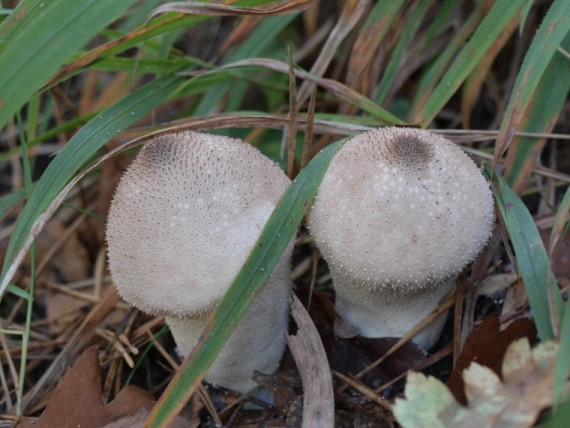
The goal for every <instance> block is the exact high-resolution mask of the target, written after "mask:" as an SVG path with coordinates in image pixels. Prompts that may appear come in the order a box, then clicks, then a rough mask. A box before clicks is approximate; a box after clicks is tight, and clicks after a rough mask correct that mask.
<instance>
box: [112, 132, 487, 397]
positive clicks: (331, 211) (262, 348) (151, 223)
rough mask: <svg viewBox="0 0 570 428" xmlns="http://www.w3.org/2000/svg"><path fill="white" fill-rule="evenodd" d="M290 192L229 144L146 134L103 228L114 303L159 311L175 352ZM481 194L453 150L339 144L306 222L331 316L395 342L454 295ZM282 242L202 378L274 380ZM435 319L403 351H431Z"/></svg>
mask: <svg viewBox="0 0 570 428" xmlns="http://www.w3.org/2000/svg"><path fill="white" fill-rule="evenodd" d="M289 184H290V180H289V179H288V178H287V177H286V175H285V174H284V173H283V171H282V170H281V169H280V168H279V167H278V166H276V165H275V164H274V163H273V162H272V161H271V160H270V159H268V158H266V157H265V156H263V155H262V154H261V153H260V152H259V151H257V150H256V149H255V148H253V147H252V146H250V145H249V144H246V143H244V142H242V141H239V140H235V139H231V138H226V137H220V136H215V135H209V134H201V133H196V132H181V133H175V134H169V135H162V136H158V137H155V138H154V140H152V141H150V142H149V143H147V144H146V145H145V146H144V147H143V148H142V150H141V151H140V152H139V154H138V156H137V157H136V159H135V160H134V162H133V163H132V165H131V166H130V167H129V168H128V170H127V171H126V173H125V174H124V176H123V177H122V179H121V182H120V183H119V186H118V188H117V191H116V194H115V197H114V200H113V203H112V205H111V209H110V212H109V219H108V226H107V241H108V252H109V264H110V270H111V273H112V276H113V279H114V282H115V284H116V286H117V288H118V290H119V293H120V294H121V295H122V297H123V298H124V299H125V300H126V301H127V302H129V303H130V304H132V305H133V306H136V307H138V308H140V309H142V310H143V311H145V312H148V313H151V314H162V315H165V317H166V321H167V323H168V325H169V326H170V329H171V331H172V334H173V336H174V338H175V340H176V342H177V344H178V346H179V348H180V349H181V351H182V352H183V353H184V354H186V355H187V354H189V353H190V351H191V350H192V348H193V346H194V345H195V343H196V342H197V340H198V338H199V337H200V335H201V332H202V328H203V327H204V325H205V323H206V322H207V320H208V318H209V317H210V315H211V314H212V313H213V312H214V311H215V309H216V306H217V304H218V302H219V301H220V300H221V298H222V297H223V295H224V293H225V292H226V290H227V289H228V288H229V286H230V285H231V284H232V282H233V280H234V278H235V276H236V275H237V273H238V272H239V270H240V268H241V267H242V265H243V263H244V262H245V260H246V258H247V257H248V255H249V253H250V251H251V250H252V248H253V246H254V244H255V242H256V240H257V239H258V237H259V235H260V233H261V230H262V229H263V227H264V225H265V223H266V221H267V219H268V218H269V216H270V215H271V213H272V212H273V210H274V209H275V207H276V206H277V204H278V202H279V200H280V199H281V197H282V195H283V194H284V192H285V190H286V189H287V187H288V186H289ZM493 217H494V215H493V200H492V195H491V192H490V189H489V186H488V184H487V182H486V181H485V179H484V178H483V176H482V175H481V173H480V171H479V169H478V168H477V166H476V165H475V163H474V162H473V161H472V160H471V159H470V158H469V157H468V156H467V155H466V154H465V153H464V152H463V151H461V149H459V148H458V147H457V146H456V145H455V144H453V143H452V142H450V141H448V140H446V139H445V138H443V137H441V136H439V135H436V134H434V133H431V132H429V131H423V130H417V129H408V128H382V129H378V130H374V131H370V132H366V133H363V134H360V135H358V136H356V137H354V138H352V139H350V140H349V141H347V142H346V143H345V144H344V145H343V146H342V148H341V149H340V150H339V152H338V153H337V154H336V156H335V157H334V159H333V160H332V162H331V164H330V166H329V169H328V171H327V173H326V175H325V177H324V179H323V181H322V183H321V185H320V187H319V190H318V193H317V197H316V199H315V203H314V205H313V207H312V209H311V212H310V214H309V217H308V227H309V230H310V232H311V234H312V236H313V237H314V240H315V242H316V244H317V246H318V247H319V248H320V250H321V252H322V254H323V256H324V258H325V259H326V261H327V262H328V265H329V268H330V271H331V275H332V278H333V283H334V287H335V291H336V310H337V313H338V315H339V316H340V317H341V319H342V320H343V322H344V324H346V325H347V326H349V327H350V328H351V329H352V330H353V331H355V332H356V333H358V334H360V335H362V336H365V337H393V336H395V337H400V336H402V335H403V334H405V333H406V332H407V331H408V330H409V329H410V328H412V327H413V326H414V325H415V324H416V323H417V322H418V321H419V320H421V319H423V318H424V317H426V316H427V315H428V314H429V313H430V312H431V311H432V310H433V309H434V308H435V307H437V305H438V303H439V302H440V301H441V300H442V299H443V298H444V297H446V296H447V295H449V294H450V293H451V292H452V291H453V288H454V285H455V280H456V277H457V275H458V274H459V272H460V271H461V270H462V269H463V268H464V267H465V266H466V265H467V264H468V263H469V262H470V261H472V260H473V258H474V257H475V256H476V255H477V254H478V253H479V252H480V250H481V249H482V248H483V246H484V245H485V243H486V242H487V240H488V237H489V235H490V232H491V229H492V224H493ZM292 249H293V240H292V241H291V242H290V244H289V246H288V248H287V250H286V251H285V253H284V254H283V256H282V257H281V260H280V261H279V263H278V264H277V266H276V267H275V269H274V271H273V272H272V274H271V276H270V277H269V280H268V281H267V283H266V284H265V286H264V287H263V288H262V289H261V290H260V291H259V293H258V294H257V295H256V296H255V298H254V300H253V302H252V304H251V306H250V309H249V310H248V312H247V313H246V315H245V316H244V318H243V319H242V320H241V322H240V323H239V324H238V326H237V328H236V330H235V331H234V333H233V334H232V336H231V338H230V339H229V341H228V342H227V344H226V346H225V347H224V349H223V350H222V352H221V353H220V354H219V356H218V358H217V359H216V361H215V362H214V364H213V365H212V367H211V368H210V369H209V371H208V373H207V375H206V377H205V379H206V380H207V381H209V382H211V383H215V384H218V385H221V386H223V387H226V388H228V389H232V390H235V391H238V392H242V393H243V392H247V391H249V390H251V389H252V388H254V387H255V386H256V385H255V383H254V382H253V380H252V374H253V371H254V370H259V371H261V372H264V373H274V372H275V371H276V370H277V368H278V365H279V362H280V359H281V356H282V354H283V351H284V349H285V333H286V331H287V324H288V309H289V308H288V302H289V293H290V290H291V278H290V261H291V253H292ZM444 322H445V316H441V317H440V318H439V319H438V320H437V321H435V322H434V323H432V324H431V326H429V327H428V328H426V329H424V330H423V331H422V332H421V333H419V334H418V335H417V336H415V338H414V342H416V343H417V344H418V345H420V346H422V347H423V348H425V349H428V348H430V347H431V346H432V345H433V344H434V343H435V341H436V340H437V338H438V337H439V334H440V332H441V329H442V328H443V324H444Z"/></svg>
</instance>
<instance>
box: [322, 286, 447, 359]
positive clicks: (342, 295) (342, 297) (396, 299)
mask: <svg viewBox="0 0 570 428" xmlns="http://www.w3.org/2000/svg"><path fill="white" fill-rule="evenodd" d="M455 281H456V278H455V277H453V278H450V279H448V280H447V281H444V282H442V283H440V284H433V285H431V286H429V287H426V288H424V289H421V290H413V291H409V290H406V289H403V287H402V286H398V287H390V286H386V287H382V288H377V289H371V287H370V285H364V284H359V283H357V282H355V281H348V280H346V279H343V278H342V277H341V276H339V275H333V282H334V287H335V290H336V312H337V314H338V315H340V317H341V318H342V322H343V323H344V324H345V325H346V326H347V327H349V328H350V329H352V330H353V331H355V332H356V333H358V334H359V335H361V336H364V337H370V338H378V337H402V336H403V335H405V334H406V333H407V332H408V331H410V330H411V329H412V328H413V327H414V326H415V325H416V324H417V323H418V322H420V321H421V320H422V319H424V318H425V317H427V316H428V315H429V314H430V313H431V312H432V311H433V310H434V309H435V308H437V306H438V304H439V303H440V302H441V300H442V299H443V298H445V297H446V296H448V295H449V294H451V292H452V291H453V289H454V288H455ZM446 317H447V313H444V314H442V315H441V316H440V317H439V318H438V319H436V320H435V321H433V322H432V323H431V324H430V325H428V326H427V327H426V328H424V329H423V330H422V331H421V332H420V333H418V334H417V335H416V336H414V338H413V339H412V341H413V342H414V343H416V344H417V345H419V346H421V347H422V348H423V349H425V350H428V349H429V348H431V347H432V346H433V345H434V344H435V342H437V339H438V338H439V336H440V334H441V330H442V329H443V326H444V324H445V320H446Z"/></svg>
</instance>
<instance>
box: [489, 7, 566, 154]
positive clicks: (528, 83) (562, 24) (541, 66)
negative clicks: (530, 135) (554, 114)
mask: <svg viewBox="0 0 570 428" xmlns="http://www.w3.org/2000/svg"><path fill="white" fill-rule="evenodd" d="M569 17H570V1H568V0H555V1H554V2H553V3H552V6H551V7H550V9H549V10H548V13H547V14H546V16H545V17H544V20H543V21H542V23H541V24H540V27H539V28H538V31H537V33H536V36H535V37H534V39H533V40H532V43H531V45H530V48H529V49H528V51H527V53H526V55H525V58H524V61H523V64H522V66H521V69H520V70H519V73H518V75H517V79H516V81H515V85H514V88H513V92H512V93H511V97H510V99H509V104H508V105H507V109H506V111H505V118H504V119H503V122H502V123H501V128H500V129H499V136H498V138H497V142H496V145H495V156H494V158H493V162H494V163H496V162H497V161H498V160H499V159H500V158H501V156H502V155H503V153H504V152H505V150H507V148H508V147H509V145H510V143H511V140H512V139H513V137H514V133H515V132H516V131H518V130H519V129H520V124H521V122H522V121H523V119H524V117H525V115H526V114H527V109H528V106H529V104H530V102H531V100H532V97H533V95H534V93H535V91H536V88H537V87H538V85H539V83H540V80H541V79H542V77H543V75H544V72H545V71H546V68H547V67H548V65H549V64H550V62H551V60H552V57H553V56H554V55H555V54H556V51H557V49H558V47H559V46H560V44H561V43H562V41H563V40H564V38H565V37H566V35H567V34H568V32H569V31H570V18H569ZM537 108H541V106H538V107H537Z"/></svg>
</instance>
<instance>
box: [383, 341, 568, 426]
mask: <svg viewBox="0 0 570 428" xmlns="http://www.w3.org/2000/svg"><path fill="white" fill-rule="evenodd" d="M557 351H558V345H557V344H556V343H554V342H543V343H541V344H540V345H538V346H537V347H536V348H534V349H531V347H530V343H529V341H528V339H527V338H523V339H519V340H517V341H515V342H513V343H512V344H511V345H510V346H509V348H508V349H507V352H506V354H505V358H504V360H503V364H502V374H503V380H502V381H501V379H500V378H499V376H497V374H496V373H494V372H493V371H492V370H491V369H489V368H488V367H484V366H482V365H480V364H477V363H472V364H471V365H470V366H469V368H468V369H467V370H464V372H463V380H464V382H465V394H466V395H467V399H468V404H467V407H463V406H462V405H460V404H459V403H458V402H457V401H456V400H455V398H453V395H452V394H451V392H450V391H449V390H448V389H447V388H446V387H445V386H444V384H443V383H442V382H441V381H439V380H438V379H436V378H434V377H426V376H424V375H423V374H421V373H410V374H409V375H408V382H407V384H406V398H405V399H397V400H396V405H395V406H394V415H395V417H396V419H397V421H398V422H399V423H400V424H401V425H402V426H403V427H404V428H411V427H420V426H422V427H425V426H430V427H431V426H433V427H439V426H441V427H450V426H451V427H453V426H458V427H459V426H461V427H466V426H473V427H489V428H492V427H505V428H510V427H512V428H518V427H530V426H532V425H533V424H534V422H535V421H536V419H537V417H538V415H539V414H540V412H541V411H542V410H544V409H546V408H548V407H550V406H552V404H553V403H552V402H553V398H554V397H553V394H552V389H553V387H554V366H555V361H556V354H557Z"/></svg>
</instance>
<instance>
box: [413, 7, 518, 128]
mask: <svg viewBox="0 0 570 428" xmlns="http://www.w3.org/2000/svg"><path fill="white" fill-rule="evenodd" d="M525 1H526V0H498V1H497V2H496V3H495V4H494V5H493V7H492V8H491V10H490V11H489V13H488V14H487V16H485V18H484V19H483V21H481V24H480V25H479V26H478V27H477V30H476V31H475V33H474V34H473V36H472V37H471V39H470V40H469V42H468V43H467V44H466V45H465V47H464V48H463V49H462V50H461V52H460V53H459V55H458V56H457V58H456V59H455V61H454V62H453V64H452V66H451V68H450V69H449V70H448V71H447V72H446V73H445V75H444V76H443V77H442V79H441V81H440V82H439V83H438V85H437V86H436V88H435V89H434V91H433V94H432V95H431V96H430V98H429V99H428V100H427V102H426V104H425V106H424V107H423V109H422V111H421V112H420V113H419V115H418V122H419V123H420V125H421V126H422V127H423V128H425V127H427V126H428V125H429V124H430V123H431V121H432V120H433V118H434V117H435V116H436V115H437V114H438V113H439V112H440V111H441V109H442V108H443V107H444V106H445V104H446V103H447V102H448V101H449V99H450V98H451V97H452V96H453V94H455V93H456V92H457V90H458V89H459V87H460V86H461V84H462V83H463V82H464V81H465V79H466V78H467V77H468V76H469V74H470V73H471V72H472V71H473V69H474V68H475V67H476V66H477V64H478V63H479V61H480V60H481V58H483V56H484V55H485V53H486V52H487V50H488V49H489V48H490V47H491V45H492V44H493V43H494V41H495V40H496V39H497V37H498V36H499V35H500V34H501V32H502V31H503V30H504V28H505V27H506V26H507V25H508V24H509V22H510V21H511V20H512V19H513V17H514V16H515V15H516V14H520V11H521V9H522V7H523V6H524V4H525Z"/></svg>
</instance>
